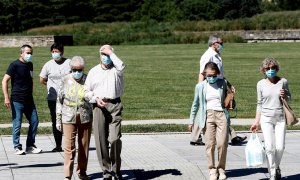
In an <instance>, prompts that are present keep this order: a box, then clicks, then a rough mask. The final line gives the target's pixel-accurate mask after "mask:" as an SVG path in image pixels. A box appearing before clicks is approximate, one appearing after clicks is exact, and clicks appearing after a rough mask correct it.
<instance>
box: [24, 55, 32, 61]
mask: <svg viewBox="0 0 300 180" xmlns="http://www.w3.org/2000/svg"><path fill="white" fill-rule="evenodd" d="M24 60H25V61H26V62H32V55H31V54H25V56H24Z"/></svg>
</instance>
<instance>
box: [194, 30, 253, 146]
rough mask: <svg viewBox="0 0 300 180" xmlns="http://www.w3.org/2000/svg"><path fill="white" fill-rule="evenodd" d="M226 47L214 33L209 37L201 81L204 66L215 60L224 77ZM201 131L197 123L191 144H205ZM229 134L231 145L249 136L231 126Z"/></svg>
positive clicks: (201, 72) (201, 77)
mask: <svg viewBox="0 0 300 180" xmlns="http://www.w3.org/2000/svg"><path fill="white" fill-rule="evenodd" d="M223 49H224V45H223V41H222V39H221V38H220V37H218V36H215V35H212V36H209V39H208V49H207V50H206V51H205V53H204V54H203V55H202V56H201V58H200V72H199V82H201V81H203V80H204V79H205V77H204V75H203V71H204V67H205V65H206V64H207V63H208V62H214V63H216V64H217V65H218V68H219V70H220V74H219V75H218V78H220V79H223V78H224V67H223V62H222V58H221V52H222V50H223ZM201 131H202V129H200V128H199V127H198V125H197V124H195V125H194V126H193V129H192V133H191V141H190V144H191V145H200V146H201V145H204V143H203V141H202V137H201ZM229 135H230V136H231V138H230V139H231V145H238V144H240V143H242V142H243V141H244V140H245V139H246V138H247V137H246V136H245V137H240V136H237V135H236V132H235V131H234V129H233V128H232V127H231V126H229Z"/></svg>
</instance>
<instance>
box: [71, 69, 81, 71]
mask: <svg viewBox="0 0 300 180" xmlns="http://www.w3.org/2000/svg"><path fill="white" fill-rule="evenodd" d="M76 71H77V72H82V71H83V69H72V72H76Z"/></svg>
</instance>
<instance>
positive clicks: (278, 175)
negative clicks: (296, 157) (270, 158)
mask: <svg viewBox="0 0 300 180" xmlns="http://www.w3.org/2000/svg"><path fill="white" fill-rule="evenodd" d="M280 179H281V170H280V168H279V167H278V168H276V180H280Z"/></svg>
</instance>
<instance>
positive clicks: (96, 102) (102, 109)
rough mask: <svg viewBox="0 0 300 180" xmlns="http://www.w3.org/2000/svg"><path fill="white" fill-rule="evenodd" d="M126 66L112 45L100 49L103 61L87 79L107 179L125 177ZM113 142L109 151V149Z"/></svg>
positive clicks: (87, 93)
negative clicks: (122, 131)
mask: <svg viewBox="0 0 300 180" xmlns="http://www.w3.org/2000/svg"><path fill="white" fill-rule="evenodd" d="M124 69H125V65H124V63H123V62H122V60H121V59H119V57H118V56H117V55H116V54H115V53H114V50H113V48H112V47H111V46H110V45H104V46H102V47H101V48H100V64H98V65H96V66H95V67H93V68H92V69H91V70H90V71H89V73H88V76H87V79H86V81H85V96H86V98H87V99H88V100H89V101H90V102H91V103H93V126H94V136H95V144H96V149H97V156H98V160H99V164H100V166H101V168H102V171H103V178H104V179H112V176H114V179H122V174H121V171H120V169H121V150H122V141H121V122H122V116H121V115H122V110H123V105H122V103H121V96H122V95H123V89H124V82H123V74H124ZM109 144H110V150H109Z"/></svg>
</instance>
